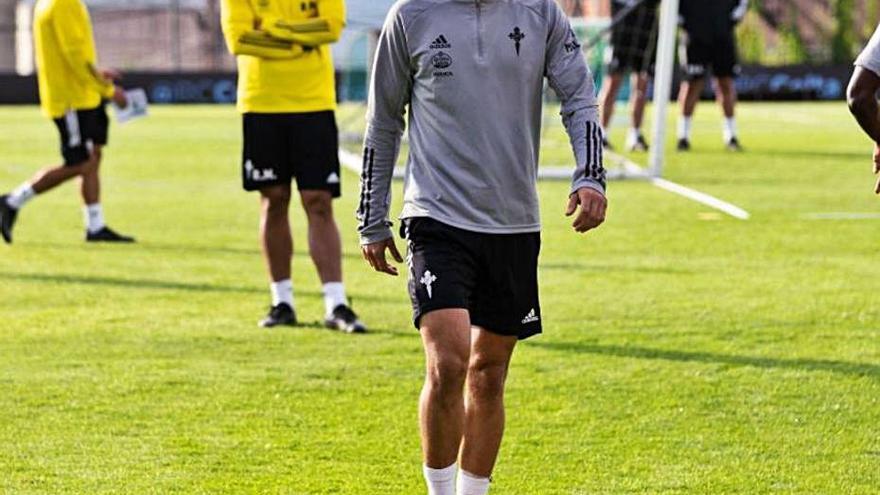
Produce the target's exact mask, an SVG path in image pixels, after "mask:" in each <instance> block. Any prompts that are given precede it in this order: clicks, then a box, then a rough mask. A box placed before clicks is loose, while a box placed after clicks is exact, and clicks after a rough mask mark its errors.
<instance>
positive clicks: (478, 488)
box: [458, 470, 489, 495]
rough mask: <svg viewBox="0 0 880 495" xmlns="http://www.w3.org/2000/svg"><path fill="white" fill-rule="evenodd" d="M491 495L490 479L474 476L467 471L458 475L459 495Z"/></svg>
mask: <svg viewBox="0 0 880 495" xmlns="http://www.w3.org/2000/svg"><path fill="white" fill-rule="evenodd" d="M487 493H489V478H481V477H479V476H474V475H472V474H470V473H468V472H467V471H465V470H462V471H461V472H460V473H458V495H486V494H487Z"/></svg>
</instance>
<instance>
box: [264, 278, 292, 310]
mask: <svg viewBox="0 0 880 495" xmlns="http://www.w3.org/2000/svg"><path fill="white" fill-rule="evenodd" d="M269 288H270V289H271V290H272V307H275V306H278V305H279V304H281V303H287V304H288V305H289V306H290V307H291V308H292V307H293V282H291V281H290V279H289V278H287V279H284V280H279V281H277V282H272V283H271V284H269Z"/></svg>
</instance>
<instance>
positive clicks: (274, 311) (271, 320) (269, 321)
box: [260, 303, 296, 328]
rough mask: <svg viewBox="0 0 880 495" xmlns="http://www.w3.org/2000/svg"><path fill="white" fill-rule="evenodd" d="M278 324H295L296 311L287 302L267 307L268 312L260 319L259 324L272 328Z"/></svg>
mask: <svg viewBox="0 0 880 495" xmlns="http://www.w3.org/2000/svg"><path fill="white" fill-rule="evenodd" d="M278 325H287V326H290V327H292V326H294V325H296V311H294V310H293V308H291V307H290V305H289V304H287V303H279V304H278V305H277V306H274V307H272V308H271V309H269V314H268V315H266V317H265V318H263V319H262V320H260V326H261V327H263V328H272V327H277V326H278Z"/></svg>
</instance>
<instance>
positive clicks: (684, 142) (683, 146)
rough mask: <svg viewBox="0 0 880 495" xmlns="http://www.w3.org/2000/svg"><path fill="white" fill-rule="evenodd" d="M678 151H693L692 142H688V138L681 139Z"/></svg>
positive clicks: (677, 147)
mask: <svg viewBox="0 0 880 495" xmlns="http://www.w3.org/2000/svg"><path fill="white" fill-rule="evenodd" d="M676 149H678V151H690V150H691V142H690V141H688V139H687V138H681V139H679V140H678V146H676Z"/></svg>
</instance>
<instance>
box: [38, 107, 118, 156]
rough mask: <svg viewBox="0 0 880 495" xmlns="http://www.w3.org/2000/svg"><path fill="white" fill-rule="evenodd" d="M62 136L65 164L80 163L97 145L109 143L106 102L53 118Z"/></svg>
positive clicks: (62, 151)
mask: <svg viewBox="0 0 880 495" xmlns="http://www.w3.org/2000/svg"><path fill="white" fill-rule="evenodd" d="M52 120H53V122H55V127H57V128H58V133H59V134H60V137H61V156H62V157H64V165H65V166H73V165H80V164H82V163H83V162H85V161H87V160H88V159H89V157H90V156H91V155H92V150H93V149H94V148H95V145H100V146H104V145H106V144H107V132H108V129H109V127H110V122H109V120H108V119H107V112H106V111H105V110H104V104H103V103H101V104H100V105H98V106H97V107H95V108H87V109H84V110H69V111H68V112H67V113H65V114H64V115H63V116H61V117H59V118H57V119H52Z"/></svg>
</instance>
